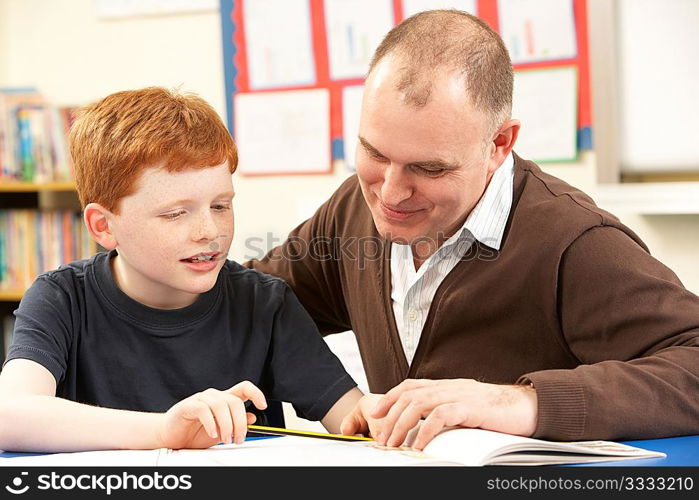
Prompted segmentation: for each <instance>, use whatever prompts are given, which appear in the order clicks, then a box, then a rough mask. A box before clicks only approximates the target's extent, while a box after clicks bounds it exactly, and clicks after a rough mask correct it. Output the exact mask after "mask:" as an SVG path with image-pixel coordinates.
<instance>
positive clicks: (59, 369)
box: [0, 88, 361, 452]
mask: <svg viewBox="0 0 699 500" xmlns="http://www.w3.org/2000/svg"><path fill="white" fill-rule="evenodd" d="M70 148H71V154H72V156H73V160H74V164H75V177H76V183H77V190H78V195H79V197H80V202H81V205H82V207H83V210H84V220H85V224H86V225H87V228H88V230H89V231H90V234H91V235H92V237H93V238H94V239H95V240H96V241H97V242H98V243H99V244H100V245H101V246H102V247H104V248H105V249H107V250H108V253H101V254H97V255H95V256H93V257H92V258H90V259H86V260H82V261H77V262H73V263H71V264H68V265H65V266H61V267H60V268H58V269H57V270H54V271H50V272H48V273H45V274H43V275H41V276H39V277H38V278H37V280H36V281H35V282H34V284H33V285H32V286H31V288H30V289H29V290H28V291H27V292H26V294H25V295H24V297H23V299H22V302H21V303H20V306H19V308H18V310H17V311H16V312H15V314H16V317H17V321H16V328H15V332H14V341H13V344H12V346H11V348H10V350H9V353H8V356H7V361H6V362H5V365H4V368H3V371H2V373H1V374H0V449H5V450H25V451H45V452H55V451H79V450H93V449H115V448H131V449H142V448H160V447H167V448H205V447H209V446H211V445H214V444H216V443H218V442H220V441H223V442H226V443H229V442H231V440H234V441H235V442H236V443H240V442H242V441H243V439H244V437H245V434H246V430H247V427H246V426H247V424H249V423H252V422H254V421H255V416H254V415H253V414H251V413H246V409H245V406H244V403H245V401H247V400H250V401H251V402H252V403H253V404H254V406H255V407H256V408H258V409H264V408H265V407H266V399H265V395H266V396H267V397H271V398H274V399H279V400H283V401H290V402H291V403H293V404H294V407H295V408H296V410H297V412H298V413H300V414H301V415H302V416H304V417H305V418H308V419H311V420H321V421H322V423H323V424H324V425H325V427H326V428H327V429H328V430H330V431H331V432H338V431H339V428H340V422H341V419H342V417H344V415H345V414H347V413H348V412H349V410H350V409H352V408H353V407H354V405H355V403H356V402H357V401H358V400H359V399H360V398H361V392H360V391H359V390H358V389H357V388H356V384H355V383H354V381H353V380H352V379H351V377H350V376H349V375H347V373H346V372H345V371H344V369H343V368H342V365H341V364H340V362H339V360H338V359H337V358H336V357H335V356H334V355H333V354H332V353H331V352H330V351H329V349H328V348H327V346H326V345H325V343H324V342H323V340H322V338H321V337H320V335H319V334H318V332H317V330H316V328H315V325H314V324H313V322H312V321H311V319H310V317H309V316H308V315H307V314H306V312H305V311H304V310H303V308H302V307H301V305H300V304H299V302H298V301H297V300H296V298H295V296H294V295H293V294H292V292H291V291H290V289H289V288H288V287H287V286H286V284H285V283H284V282H283V281H281V280H279V279H277V278H273V277H271V276H267V275H264V274H261V273H259V272H257V271H251V270H247V269H245V268H243V267H242V266H240V265H238V264H237V263H235V262H231V261H227V260H226V256H227V254H228V249H229V247H230V244H231V238H232V235H233V213H232V205H231V202H232V198H233V195H234V192H233V185H232V180H231V174H232V173H233V172H234V171H235V168H236V166H237V160H238V158H237V152H236V148H235V145H234V144H233V141H232V139H231V137H230V135H229V134H228V131H227V130H226V128H225V126H224V125H223V123H222V122H221V120H220V119H219V117H218V115H217V114H216V112H215V111H214V110H213V108H211V106H209V105H208V104H207V103H206V102H204V101H203V100H202V99H200V98H198V97H196V96H192V95H177V94H173V93H171V92H169V91H167V90H164V89H161V88H146V89H142V90H136V91H126V92H118V93H115V94H112V95H110V96H107V97H106V98H104V99H102V100H101V101H99V102H97V103H95V104H92V105H90V106H88V107H87V108H85V109H84V110H83V112H82V114H81V115H80V117H79V118H78V120H77V121H76V123H75V125H74V127H73V129H72V131H71V134H70Z"/></svg>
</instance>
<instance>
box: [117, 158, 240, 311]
mask: <svg viewBox="0 0 699 500" xmlns="http://www.w3.org/2000/svg"><path fill="white" fill-rule="evenodd" d="M136 187H137V189H136V192H135V193H134V194H132V195H130V196H127V197H125V198H122V199H121V200H120V205H119V207H120V210H119V215H114V214H110V227H111V229H112V232H113V234H114V236H115V238H116V242H117V245H116V249H117V252H118V256H117V257H116V258H115V259H114V262H113V269H114V274H115V277H116V279H117V283H118V284H119V286H120V287H121V289H122V290H123V291H124V292H125V293H126V294H127V295H129V296H131V297H132V298H134V299H136V300H138V301H139V302H142V303H144V304H146V305H149V306H151V307H157V308H163V309H174V308H179V307H184V306H186V305H189V304H191V303H192V302H194V300H196V297H197V296H198V295H199V294H201V293H203V292H206V291H208V290H210V289H211V287H213V285H214V284H215V283H216V278H217V276H218V273H219V271H220V269H221V267H222V266H223V264H224V262H225V259H226V258H227V255H228V249H229V248H230V245H231V239H232V236H233V208H232V197H233V194H234V193H233V183H232V180H231V173H230V171H229V169H228V164H227V163H224V164H223V165H219V166H216V167H210V168H204V169H198V170H195V169H187V170H184V171H182V172H168V171H166V170H165V169H163V168H158V167H156V168H149V169H147V170H145V171H144V172H143V174H142V175H141V177H140V178H139V179H138V181H137V183H136ZM202 257H203V258H202ZM193 258H195V259H194V260H193ZM206 259H210V260H206Z"/></svg>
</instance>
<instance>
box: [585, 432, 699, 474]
mask: <svg viewBox="0 0 699 500" xmlns="http://www.w3.org/2000/svg"><path fill="white" fill-rule="evenodd" d="M622 442H623V443H624V444H629V445H631V446H637V447H639V448H645V449H647V450H653V451H662V452H663V453H665V454H666V455H667V457H666V458H644V459H639V460H620V461H618V462H605V463H600V464H580V465H578V466H576V467H587V466H597V467H599V466H608V467H683V466H695V467H696V466H699V436H682V437H673V438H665V439H647V440H643V441H622Z"/></svg>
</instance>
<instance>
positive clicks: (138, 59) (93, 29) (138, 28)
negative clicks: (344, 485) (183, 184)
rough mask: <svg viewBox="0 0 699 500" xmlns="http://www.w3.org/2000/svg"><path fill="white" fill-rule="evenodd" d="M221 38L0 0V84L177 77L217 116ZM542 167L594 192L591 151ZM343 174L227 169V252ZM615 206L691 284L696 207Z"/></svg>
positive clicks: (208, 21)
mask: <svg viewBox="0 0 699 500" xmlns="http://www.w3.org/2000/svg"><path fill="white" fill-rule="evenodd" d="M220 39H221V29H220V20H219V15H218V12H206V13H197V14H187V15H173V16H165V17H146V18H133V19H124V20H118V21H98V20H96V19H95V17H94V14H93V3H92V0H51V1H49V0H0V86H2V85H35V86H37V87H38V88H39V89H40V90H41V91H42V92H43V93H44V94H45V95H46V97H47V98H48V99H50V100H51V101H53V102H55V103H57V104H83V103H86V102H89V101H92V100H95V99H97V98H100V97H103V96H104V95H106V94H108V93H111V92H114V91H117V90H123V89H127V88H138V87H144V86H148V85H163V86H167V87H176V86H181V88H182V89H183V90H189V91H194V92H196V93H198V94H199V95H201V96H202V97H203V98H205V99H206V100H208V101H209V102H210V103H211V104H212V105H213V106H214V107H215V108H216V109H217V111H218V112H219V114H220V115H221V116H222V117H224V116H225V95H224V85H223V73H222V54H221V41H220ZM9 41H11V42H12V43H11V47H9ZM524 126H525V127H526V124H524ZM544 168H545V169H546V170H547V171H549V172H551V173H553V174H554V175H557V176H559V177H561V178H563V179H565V180H566V181H568V182H570V183H571V184H573V185H575V186H577V187H580V188H581V189H583V190H586V191H588V192H589V193H591V194H592V193H594V188H595V183H596V173H595V159H594V155H593V154H592V153H590V152H586V153H584V154H582V155H581V158H580V161H578V162H575V163H566V164H559V165H546V166H545V167H544ZM347 175H348V173H347V172H346V171H345V170H344V169H343V167H342V166H341V165H339V164H338V165H336V167H335V170H334V173H333V175H316V176H286V177H260V178H246V177H242V176H239V175H236V176H235V178H234V182H235V184H236V190H237V196H236V200H235V210H236V241H235V243H234V246H233V249H232V251H231V256H232V257H233V258H235V259H238V260H242V259H243V258H244V257H246V256H250V255H252V254H253V253H254V252H253V251H252V250H251V249H250V248H246V244H245V239H246V238H250V237H259V238H262V241H263V242H262V243H261V242H249V243H248V246H250V245H251V244H254V245H255V246H257V247H258V248H261V247H264V248H266V247H267V243H266V239H267V236H266V233H267V232H270V233H271V235H272V237H276V238H282V237H283V236H284V235H285V234H286V233H287V232H288V230H289V229H291V228H292V227H294V226H295V225H296V224H298V223H299V222H300V221H301V220H302V219H303V217H304V216H307V215H309V214H310V212H311V211H312V210H313V209H314V208H315V207H316V206H317V205H318V204H320V202H322V201H323V200H324V199H325V198H326V197H327V196H328V195H329V194H330V193H331V192H332V191H333V190H334V189H335V187H336V186H337V185H338V184H339V183H340V182H341V181H342V179H344V178H345V177H346V176H347ZM618 215H620V217H621V218H622V220H623V221H624V222H626V223H627V224H628V225H630V226H631V227H632V229H634V230H635V231H637V232H638V233H639V235H640V236H641V237H642V238H643V239H644V240H645V241H646V243H647V244H648V246H649V247H650V249H651V251H652V252H653V254H654V255H656V256H657V257H658V258H659V259H660V260H662V261H663V262H665V263H666V264H667V265H669V267H671V268H672V269H673V270H674V271H675V272H676V273H677V274H678V275H679V276H680V278H681V279H682V280H683V281H684V283H685V285H686V286H687V287H688V288H689V289H690V290H692V291H694V292H695V293H699V266H697V265H696V261H697V251H696V248H699V216H656V217H642V216H638V215H635V214H618Z"/></svg>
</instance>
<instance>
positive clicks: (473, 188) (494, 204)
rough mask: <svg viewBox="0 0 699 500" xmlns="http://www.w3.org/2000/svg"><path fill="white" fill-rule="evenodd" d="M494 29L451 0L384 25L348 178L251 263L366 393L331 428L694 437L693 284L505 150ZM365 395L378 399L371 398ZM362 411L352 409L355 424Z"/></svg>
mask: <svg viewBox="0 0 699 500" xmlns="http://www.w3.org/2000/svg"><path fill="white" fill-rule="evenodd" d="M512 81H513V77H512V69H511V63H510V60H509V56H508V54H507V51H506V49H505V47H504V45H503V43H502V40H501V39H500V38H499V37H498V35H497V34H495V33H494V32H493V31H492V30H490V29H489V28H488V26H487V25H486V24H485V23H483V22H481V21H480V20H478V19H477V18H475V17H473V16H470V15H468V14H464V13H460V12H457V11H431V12H425V13H422V14H418V15H416V16H414V17H411V18H409V19H407V20H406V21H404V22H403V23H402V24H400V25H399V26H397V27H396V28H394V29H393V30H392V31H391V32H390V33H389V34H388V35H387V36H386V38H385V39H384V41H383V42H382V43H381V45H380V46H379V48H378V49H377V51H376V54H375V55H374V58H373V61H372V63H371V66H370V68H369V73H368V77H367V79H366V86H365V93H364V99H363V103H362V113H361V119H360V127H359V146H358V150H357V175H356V176H354V177H352V178H350V179H348V180H347V181H346V182H345V183H344V184H343V185H342V186H341V187H340V188H339V189H338V190H337V191H336V192H335V193H334V195H333V196H332V197H331V198H330V199H329V200H328V201H327V202H326V203H325V204H324V205H323V206H322V207H321V208H320V209H319V210H318V212H317V213H316V214H315V215H314V216H313V217H312V218H311V219H309V220H308V221H306V222H304V223H303V224H302V225H300V226H299V227H298V228H296V229H295V230H294V231H293V232H292V233H291V235H290V237H289V239H288V240H287V241H286V242H285V243H284V244H283V245H282V246H280V247H277V248H275V249H273V250H272V251H271V252H270V253H269V254H268V255H267V256H266V257H265V258H264V259H263V260H262V261H259V262H255V261H254V262H250V263H248V265H249V266H252V267H255V268H256V269H259V270H262V271H265V272H268V273H271V274H275V275H278V276H281V277H283V278H284V279H286V280H287V281H288V282H289V284H290V285H291V287H292V288H293V290H294V292H295V293H296V294H297V295H298V297H299V299H300V300H301V302H302V303H303V305H304V306H305V307H306V308H307V309H308V311H309V312H310V314H311V316H312V317H313V318H314V320H315V321H316V323H317V325H318V326H319V328H320V330H321V332H322V333H324V334H328V333H333V332H339V331H344V330H348V329H351V330H353V331H354V333H355V335H356V338H357V342H358V345H359V349H360V352H361V355H362V360H363V363H364V367H365V370H366V373H367V379H368V382H369V386H370V389H371V391H372V392H374V393H384V392H386V394H385V396H383V397H380V398H378V397H376V396H373V395H372V396H373V397H368V398H365V400H364V401H363V404H361V405H360V406H359V407H358V408H357V409H356V410H355V412H354V413H353V415H352V416H351V417H350V418H347V419H345V422H344V424H343V432H347V433H354V432H359V431H362V432H366V431H367V430H369V431H371V433H372V434H373V435H374V436H375V437H376V439H377V440H378V441H379V443H380V444H388V445H397V444H399V443H401V442H402V441H403V439H404V438H405V436H406V434H407V432H408V431H409V430H410V429H411V428H413V427H414V426H415V425H416V424H417V423H418V422H419V421H420V420H421V419H425V420H424V422H422V425H421V427H420V431H419V433H418V435H417V439H416V441H415V444H414V445H415V447H416V448H422V447H424V445H425V444H426V443H427V442H428V441H429V440H430V439H431V438H432V437H433V436H434V435H435V434H436V433H437V432H439V431H440V430H441V429H442V428H443V427H445V426H464V427H480V428H485V429H492V430H497V431H502V432H508V433H513V434H521V435H525V436H534V437H539V438H547V439H564V440H576V439H621V438H653V437H661V436H671V435H678V434H691V433H697V432H699V398H697V395H698V394H699V299H698V298H697V297H696V296H695V295H693V294H691V293H690V292H688V291H687V290H686V289H685V288H684V287H683V286H682V284H681V283H680V282H679V280H678V279H677V277H676V276H675V275H674V274H673V273H672V272H671V271H670V270H669V269H667V268H666V267H665V266H663V265H662V264H661V263H660V262H658V261H657V260H655V259H654V258H652V257H651V256H650V255H649V253H648V250H647V248H646V247H645V245H644V244H643V242H642V241H640V239H639V238H638V237H637V236H636V235H635V234H634V233H633V232H632V231H631V230H630V229H628V228H627V227H625V226H624V225H622V224H621V223H620V222H619V220H618V219H617V218H616V217H614V216H612V215H611V214H609V213H607V212H605V211H603V210H601V209H599V208H598V207H596V206H595V204H594V203H593V201H592V200H591V199H590V198H589V197H587V196H586V195H585V194H584V193H582V192H580V191H578V190H577V189H575V188H573V187H571V186H569V185H567V184H566V183H564V182H562V181H561V180H559V179H556V178H554V177H552V176H550V175H547V174H545V173H543V172H542V171H541V170H540V169H539V168H538V167H537V166H536V165H535V164H533V163H531V162H529V161H526V160H523V159H521V158H519V157H518V156H517V155H516V154H514V153H513V152H512V149H513V146H514V145H515V142H516V139H517V134H518V132H519V128H520V123H519V122H518V121H517V120H514V119H512V118H511V116H510V113H511V102H512ZM377 399H378V401H377ZM367 422H368V423H367Z"/></svg>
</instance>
